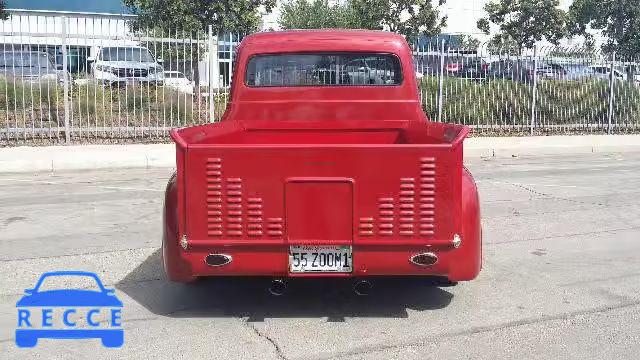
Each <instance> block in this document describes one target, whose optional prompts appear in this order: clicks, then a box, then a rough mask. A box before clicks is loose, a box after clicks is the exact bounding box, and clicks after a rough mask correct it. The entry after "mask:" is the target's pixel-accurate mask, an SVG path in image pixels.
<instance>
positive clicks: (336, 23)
mask: <svg viewBox="0 0 640 360" xmlns="http://www.w3.org/2000/svg"><path fill="white" fill-rule="evenodd" d="M442 4H444V0H439V1H438V5H437V6H434V5H433V4H432V2H431V0H348V1H347V2H346V3H345V4H335V5H330V4H329V2H328V1H327V0H313V1H312V2H307V1H306V0H292V1H290V2H289V3H285V4H284V5H283V8H282V16H281V17H280V25H281V26H282V27H283V28H286V29H292V28H298V29H314V28H336V27H339V28H347V29H370V30H382V29H387V30H389V31H393V32H397V33H400V34H403V35H405V36H406V37H407V38H408V39H414V38H416V37H418V36H420V35H426V36H433V35H437V34H439V33H440V32H441V30H442V28H443V27H444V26H445V25H446V17H440V13H439V11H438V10H439V9H438V7H439V6H440V5H442Z"/></svg>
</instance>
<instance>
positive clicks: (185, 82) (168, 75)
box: [164, 71, 194, 94]
mask: <svg viewBox="0 0 640 360" xmlns="http://www.w3.org/2000/svg"><path fill="white" fill-rule="evenodd" d="M164 84H165V85H166V86H168V87H170V88H173V89H176V90H178V91H180V92H183V93H187V94H193V89H194V83H193V81H191V80H189V79H188V78H187V77H186V76H185V75H184V74H183V73H182V72H181V71H165V72H164Z"/></svg>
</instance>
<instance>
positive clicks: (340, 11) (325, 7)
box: [278, 0, 352, 29]
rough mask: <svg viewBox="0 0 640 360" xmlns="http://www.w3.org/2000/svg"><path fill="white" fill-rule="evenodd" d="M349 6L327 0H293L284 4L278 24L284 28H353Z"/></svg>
mask: <svg viewBox="0 0 640 360" xmlns="http://www.w3.org/2000/svg"><path fill="white" fill-rule="evenodd" d="M347 11H348V6H347V5H341V4H330V3H329V1H327V0H313V1H307V0H292V1H289V2H286V3H284V4H282V7H281V9H280V18H279V19H278V24H279V25H280V27H282V28H283V29H327V28H352V26H351V24H350V22H349V20H348V16H349V14H347Z"/></svg>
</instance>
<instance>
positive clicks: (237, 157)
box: [178, 142, 462, 245]
mask: <svg viewBox="0 0 640 360" xmlns="http://www.w3.org/2000/svg"><path fill="white" fill-rule="evenodd" d="M179 154H180V153H179ZM183 156H184V157H183V160H182V161H180V159H179V161H178V166H179V167H180V166H183V167H184V168H183V169H181V170H182V171H183V172H185V171H186V172H188V174H189V176H188V177H186V178H185V180H186V183H185V184H184V185H183V186H184V192H183V196H184V205H185V218H184V219H185V221H186V223H185V225H186V226H185V229H184V230H185V233H186V234H187V236H188V237H189V239H190V241H192V242H194V243H195V242H198V241H206V242H208V243H211V244H218V243H219V244H221V245H222V244H256V245H257V244H265V245H267V244H270V245H276V244H283V245H284V244H351V243H353V244H355V245H358V244H399V245H400V244H428V243H431V242H433V241H438V240H445V239H449V240H450V239H451V238H452V236H453V234H454V233H457V232H458V231H460V227H461V178H462V176H461V172H462V144H461V142H460V143H458V144H429V145H425V144H415V145H414V144H407V145H398V144H390V145H381V144H376V145H336V144H327V145H324V144H322V145H318V144H314V145H289V144H287V145H237V144H234V145H231V144H222V145H210V144H193V145H189V146H188V147H187V148H186V151H184V153H183Z"/></svg>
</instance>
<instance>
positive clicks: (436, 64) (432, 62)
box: [415, 53, 465, 76]
mask: <svg viewBox="0 0 640 360" xmlns="http://www.w3.org/2000/svg"><path fill="white" fill-rule="evenodd" d="M464 58H465V57H463V56H462V55H460V54H446V55H445V56H444V59H442V56H441V55H440V54H439V53H429V54H422V55H419V56H418V57H417V59H416V60H415V62H416V68H417V70H418V72H419V73H421V74H423V75H432V76H436V75H438V74H440V72H441V71H442V73H443V74H444V75H445V76H458V74H460V73H461V72H462V69H463V66H464V64H463V63H464ZM441 62H443V63H444V64H443V66H441Z"/></svg>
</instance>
